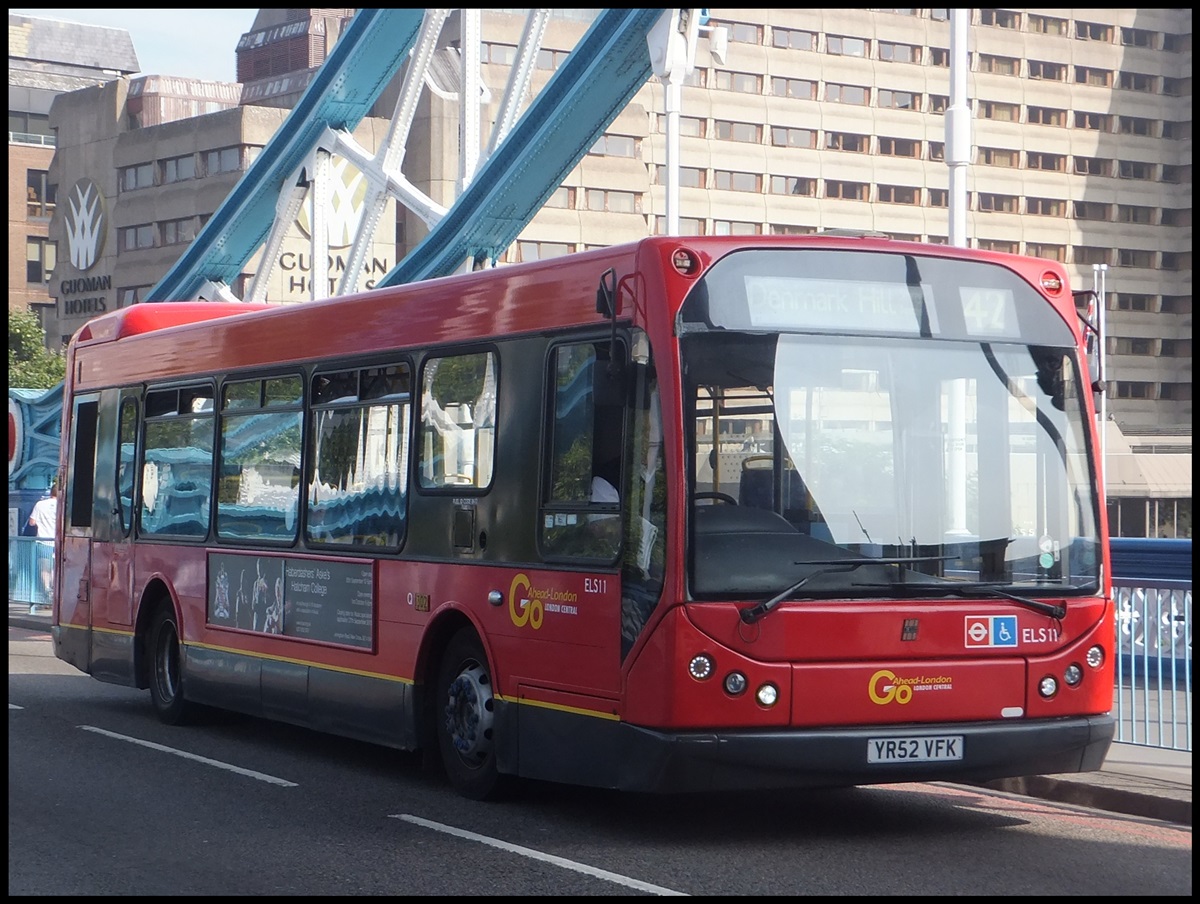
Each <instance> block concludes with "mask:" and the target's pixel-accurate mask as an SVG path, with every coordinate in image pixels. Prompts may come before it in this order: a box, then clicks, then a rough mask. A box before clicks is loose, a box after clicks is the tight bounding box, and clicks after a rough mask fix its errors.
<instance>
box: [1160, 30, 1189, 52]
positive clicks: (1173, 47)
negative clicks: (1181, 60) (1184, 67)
mask: <svg viewBox="0 0 1200 904" xmlns="http://www.w3.org/2000/svg"><path fill="white" fill-rule="evenodd" d="M1184 37H1185V36H1184V35H1173V34H1163V36H1162V49H1163V50H1165V51H1166V52H1167V53H1182V52H1183V49H1184V47H1187V48H1188V49H1189V50H1190V49H1191V46H1192V35H1191V32H1189V33H1188V34H1187V35H1186V38H1187V40H1186V41H1185V40H1184Z"/></svg>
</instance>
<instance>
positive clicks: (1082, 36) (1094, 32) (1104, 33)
mask: <svg viewBox="0 0 1200 904" xmlns="http://www.w3.org/2000/svg"><path fill="white" fill-rule="evenodd" d="M1075 37H1077V38H1079V40H1081V41H1104V42H1106V43H1109V44H1111V43H1112V39H1113V30H1112V26H1111V25H1104V24H1103V23H1100V22H1082V21H1078V20H1077V21H1076V22H1075Z"/></svg>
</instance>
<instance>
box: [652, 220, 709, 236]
mask: <svg viewBox="0 0 1200 904" xmlns="http://www.w3.org/2000/svg"><path fill="white" fill-rule="evenodd" d="M651 220H652V221H653V222H651V224H650V225H651V227H652V228H653V232H652V233H651V235H666V234H667V218H666V217H651ZM679 234H680V235H705V232H704V220H702V219H700V218H698V217H680V218H679Z"/></svg>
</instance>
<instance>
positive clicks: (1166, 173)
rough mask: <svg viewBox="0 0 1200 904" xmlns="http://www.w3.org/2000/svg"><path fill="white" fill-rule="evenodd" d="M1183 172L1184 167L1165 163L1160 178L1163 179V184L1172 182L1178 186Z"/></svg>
mask: <svg viewBox="0 0 1200 904" xmlns="http://www.w3.org/2000/svg"><path fill="white" fill-rule="evenodd" d="M1181 172H1182V167H1178V166H1172V165H1171V164H1169V163H1164V164H1163V165H1162V176H1161V177H1160V178H1161V179H1162V181H1163V182H1170V183H1172V184H1178V183H1179V181H1180V174H1181Z"/></svg>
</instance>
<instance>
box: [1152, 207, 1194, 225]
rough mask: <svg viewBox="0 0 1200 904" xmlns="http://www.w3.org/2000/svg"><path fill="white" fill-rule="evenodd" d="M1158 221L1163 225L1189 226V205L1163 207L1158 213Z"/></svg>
mask: <svg viewBox="0 0 1200 904" xmlns="http://www.w3.org/2000/svg"><path fill="white" fill-rule="evenodd" d="M1159 223H1161V224H1162V225H1163V226H1191V225H1192V209H1191V208H1190V207H1183V208H1176V207H1164V208H1163V209H1162V213H1161V214H1160V215H1159Z"/></svg>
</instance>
